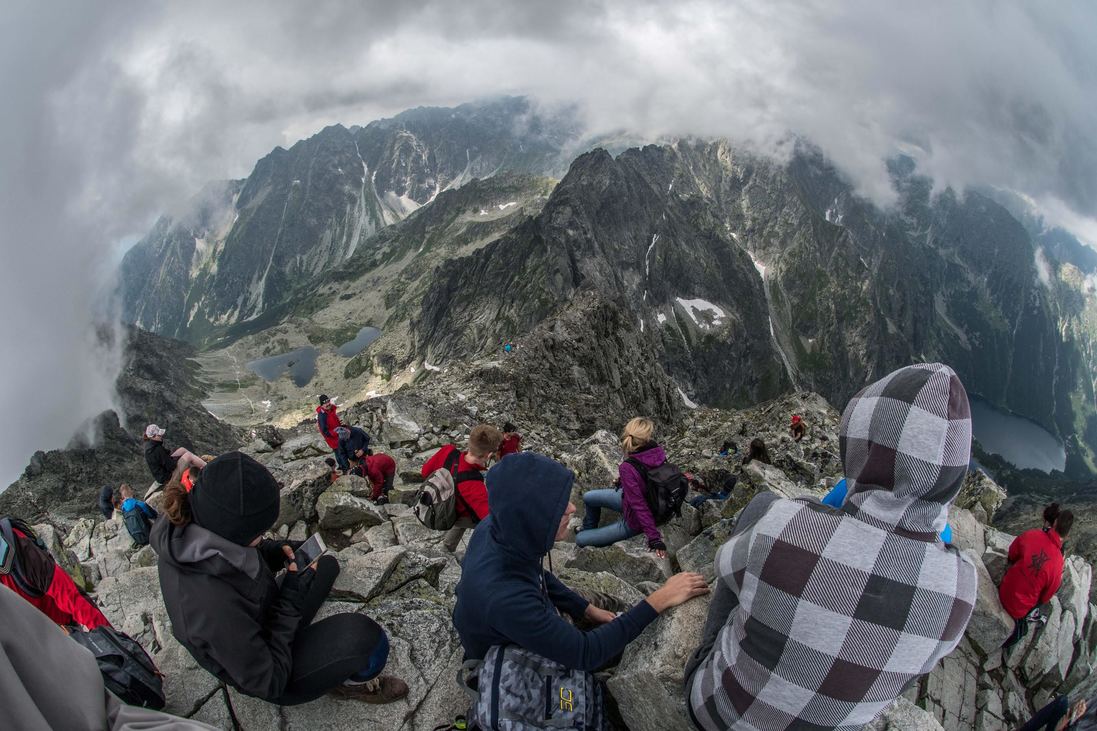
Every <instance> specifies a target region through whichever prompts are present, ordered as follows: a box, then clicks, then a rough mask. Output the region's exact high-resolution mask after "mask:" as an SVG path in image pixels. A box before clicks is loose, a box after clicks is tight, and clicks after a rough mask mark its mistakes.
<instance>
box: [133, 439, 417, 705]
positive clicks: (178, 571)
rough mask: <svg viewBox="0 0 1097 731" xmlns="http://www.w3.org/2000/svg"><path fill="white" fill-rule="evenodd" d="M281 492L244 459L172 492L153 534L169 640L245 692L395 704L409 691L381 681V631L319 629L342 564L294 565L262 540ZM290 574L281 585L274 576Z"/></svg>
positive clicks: (351, 616) (365, 624) (354, 622)
mask: <svg viewBox="0 0 1097 731" xmlns="http://www.w3.org/2000/svg"><path fill="white" fill-rule="evenodd" d="M279 501H280V498H279V486H278V483H277V482H276V481H275V479H274V477H273V476H271V474H270V472H268V471H267V468H266V467H264V466H263V465H261V464H259V463H258V462H256V461H255V460H254V459H252V458H251V457H249V456H247V455H245V454H242V453H240V452H230V453H228V454H223V455H221V456H220V457H218V458H217V459H216V460H215V461H214V462H211V463H210V465H209V466H208V467H206V469H204V470H203V471H202V473H201V476H200V477H199V478H198V481H197V482H196V483H195V485H194V488H193V489H192V490H191V491H190V493H187V492H186V491H185V490H183V488H182V486H181V485H179V484H178V483H177V482H173V483H170V484H169V485H168V487H167V488H166V489H165V494H164V506H163V512H164V514H165V515H166V516H167V518H168V519H167V520H163V519H161V520H158V521H157V522H156V524H155V525H154V526H153V529H152V547H153V550H154V551H156V553H157V556H158V566H159V571H160V589H161V591H162V593H163V596H164V605H165V606H166V607H167V610H168V617H169V618H170V619H171V627H172V635H174V636H175V638H176V639H177V640H179V642H180V643H182V645H183V646H184V647H185V648H187V651H188V652H190V654H191V655H192V656H193V657H194V659H195V660H197V661H198V664H199V665H201V666H202V667H203V668H205V669H206V670H208V671H209V672H210V673H212V674H213V675H215V676H217V678H219V679H220V680H222V681H224V682H225V683H228V684H229V685H231V686H232V687H234V688H236V689H237V690H239V691H240V692H242V693H245V694H247V695H250V696H254V697H256V698H262V699H263V700H266V701H270V702H271V703H276V704H278V705H286V706H288V705H296V704H299V703H305V702H308V701H311V700H313V699H315V698H319V697H320V696H321V695H323V694H325V693H331V694H332V695H334V696H336V697H339V698H346V699H353V700H360V701H364V702H366V703H389V702H391V701H395V700H398V699H400V698H403V697H404V696H405V695H407V692H408V687H407V685H406V684H405V683H404V682H403V681H402V680H399V679H397V678H394V677H391V676H384V675H381V674H380V673H381V670H382V669H384V667H385V663H386V661H387V659H388V653H389V641H388V637H387V636H386V634H385V632H384V630H382V629H381V627H380V626H379V625H378V624H377V623H376V622H374V621H373V620H372V619H370V618H369V617H367V616H365V615H364V614H361V613H349V612H348V613H343V614H336V615H334V616H331V617H327V618H325V619H322V620H320V621H319V622H313V621H312V620H313V618H314V617H315V616H316V612H317V611H318V610H319V609H320V605H321V604H322V603H323V602H324V600H325V599H326V598H327V596H328V594H329V592H330V591H331V587H332V585H333V584H334V583H335V578H336V576H337V575H338V573H339V563H338V562H337V561H336V560H335V559H334V558H332V557H331V556H321V557H320V559H319V560H318V561H316V562H315V564H313V566H297V565H296V563H294V562H293V555H294V554H293V549H294V548H296V547H297V546H298V545H299V543H297V542H295V541H275V540H269V539H267V540H261V539H262V535H263V533H265V532H266V531H268V530H270V528H271V527H272V526H273V525H274V522H275V520H276V519H277V518H278V510H279ZM282 569H286V573H285V575H284V576H283V577H282V579H281V582H279V581H278V580H277V579H276V578H275V575H276V574H277V573H278V572H280V571H281V570H282Z"/></svg>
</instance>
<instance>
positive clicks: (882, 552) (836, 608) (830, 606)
mask: <svg viewBox="0 0 1097 731" xmlns="http://www.w3.org/2000/svg"><path fill="white" fill-rule="evenodd" d="M915 384H921V385H918V386H916V385H915ZM902 404H905V407H904V406H902ZM869 405H871V406H872V408H865V407H866V406H869ZM967 409H968V406H967V396H966V394H964V392H963V387H962V386H961V385H960V383H959V381H958V380H957V379H956V376H955V374H954V373H953V372H952V371H951V370H950V369H948V368H947V367H945V366H940V365H929V366H926V365H923V366H913V367H910V368H904V369H902V370H900V371H897V372H896V373H893V374H891V375H889V376H888V377H886V378H884V379H883V380H881V381H879V382H877V383H875V384H873V385H872V386H870V387H869V388H867V389H865V391H863V392H862V393H861V394H860V395H859V396H858V397H856V398H855V399H854V400H853V401H852V402H851V403H850V405H849V407H848V408H847V409H846V413H845V415H844V416H843V421H842V426H843V434H842V449H843V456H845V457H846V458H847V460H849V459H851V458H852V460H855V461H847V462H846V468H847V475H846V478H847V481H850V484H851V491H852V490H854V489H857V490H859V491H862V492H859V493H858V494H857V495H854V498H856V497H858V496H862V495H868V494H872V493H874V492H875V493H880V494H882V493H883V491H884V490H885V489H887V488H885V484H887V485H891V488H890V492H889V497H888V499H886V500H880V501H879V502H877V501H875V500H868V501H865V500H862V501H861V502H859V503H855V504H854V505H852V506H851V505H850V504H849V503H850V499H847V505H846V506H845V507H844V509H843V510H841V511H836V510H833V509H831V508H829V507H826V506H824V505H821V504H819V503H817V502H815V501H812V500H783V499H782V500H776V501H774V502H773V503H772V505H770V507H769V509H768V510H767V511H766V513H765V514H764V515H763V516H762V517H761V518H760V519H759V520H758V522H757V523H755V524H754V526H752V527H751V528H749V529H747V530H745V531H744V532H743V533H741V534H738V535H735V536H733V537H732V538H731V539H730V540H729V541H728V542H727V543H726V544H724V546H723V547H721V549H720V551H719V552H718V553H717V556H716V573H717V576H718V577H719V579H718V580H719V581H725V582H727V584H728V585H729V587H730V588H731V589H732V591H734V592H735V593H736V594H737V595H738V597H739V602H740V603H739V606H738V608H737V609H736V610H734V611H733V612H732V614H731V616H730V617H729V619H728V623H727V625H726V626H725V627H724V628H723V629H722V630H721V632H720V634H719V636H718V638H717V641H716V644H715V646H714V648H713V652H712V654H711V655H710V656H709V657H708V658H707V659H706V660H705V662H704V663H703V664H702V665H701V666H700V667H699V669H698V671H697V673H696V674H695V675H694V677H693V682H692V685H691V687H690V689H689V699H690V704H691V706H692V708H693V712H694V715H695V716H696V718H697V721H698V723H700V725H701V727H702V728H703V729H705V730H706V731H723V730H724V729H730V728H734V729H758V730H760V731H761V730H765V731H772V730H773V729H787V728H796V729H814V728H818V729H824V728H825V729H859V728H861V727H862V726H864V725H865V724H867V723H869V722H870V721H871V720H872V719H873V718H874V717H875V716H876V715H878V714H879V713H880V712H881V711H883V710H884V709H885V708H886V707H887V706H888V705H889V704H890V703H891V702H893V701H894V700H895V698H896V697H898V696H899V694H900V693H901V692H902V691H903V690H904V688H906V687H907V686H908V685H909V684H910V683H911V682H913V681H914V680H915V679H917V678H918V677H919V676H920V675H922V674H924V673H927V672H929V671H930V670H931V669H932V668H933V666H934V665H935V664H936V663H937V661H938V660H940V658H942V657H944V656H945V655H947V654H948V653H950V652H951V651H952V650H953V649H954V648H955V647H956V645H957V644H958V643H959V642H960V639H961V638H962V637H963V632H964V629H965V628H966V627H967V623H968V620H969V619H970V617H971V612H972V608H973V606H974V604H975V592H976V574H975V568H974V566H972V565H971V563H970V562H968V561H967V560H966V559H964V558H963V557H962V556H960V554H959V553H957V552H956V551H955V550H954V549H951V548H946V547H945V546H944V545H943V544H941V543H940V542H938V541H937V537H936V531H937V525H938V522H940V526H941V527H943V526H944V517H943V515H944V513H945V512H946V511H947V503H948V501H950V500H951V499H952V498H953V497H955V495H956V492H957V490H958V479H962V477H963V474H962V473H960V477H959V478H958V479H957V478H955V477H954V475H955V474H956V473H955V472H954V471H953V467H954V465H955V464H956V463H957V462H958V461H959V460H960V458H961V456H962V457H963V460H964V461H963V464H964V466H965V468H966V464H967V461H966V460H967V456H966V455H967V453H968V451H969V449H970V419H967V417H966V416H965V417H960V416H959V415H960V414H961V413H962V414H965V415H966V414H967V413H968V411H967ZM897 415H898V417H899V418H898V420H896V416H897ZM964 420H966V421H967V424H966V425H963V424H954V422H961V421H964ZM908 422H909V426H908ZM965 434H966V435H968V436H967V439H968V443H962V440H963V438H964V437H963V435H965ZM932 435H936V438H937V439H938V440H939V444H938V446H937V448H936V451H935V450H934V448H933V447H932V446H931V441H932V439H933V438H934V437H933V436H932ZM885 445H892V446H885ZM934 454H936V455H938V456H937V457H934ZM934 458H935V459H937V460H938V461H937V462H934V461H933V459H934ZM934 465H936V467H934ZM866 475H867V476H868V477H867V478H866ZM954 483H955V484H954ZM854 486H856V487H854ZM866 505H867V507H866ZM930 506H936V507H935V508H934V509H931V508H930ZM938 519H940V520H938Z"/></svg>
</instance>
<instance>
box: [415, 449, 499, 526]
mask: <svg viewBox="0 0 1097 731" xmlns="http://www.w3.org/2000/svg"><path fill="white" fill-rule="evenodd" d="M455 449H456V447H454V446H453V445H452V444H447V445H446V446H444V447H442V448H441V449H439V450H438V451H437V452H435V453H434V454H433V455H432V456H431V458H430V459H428V460H427V463H426V464H425V465H423V477H429V476H430V473H431V472H434V471H435V470H439V469H442V468H443V467H444V466H445V462H446V457H448V456H449V455H450V454H451V453H452V452H453V450H455ZM469 472H479V473H480V479H479V480H474V479H469V480H461V481H460V482H458V483H457V492H458V494H460V496H461V497H462V498H463V501H464V502H462V501H461V500H458V501H457V517H458V518H472V517H475V519H476V520H483V519H484V518H486V517H487V515H488V486H487V485H485V484H484V480H483V474H484V473H483V472H482V471H481V469H480V465H476V464H473V463H471V462H469V461H468V452H461V457H460V459H458V460H457V470H456V472H455V473H454V474H455V475H457V474H461V473H469ZM466 503H467V504H468V507H469V508H472V511H473V512H474V513H476V515H475V516H471V515H469V511H468V510H467V509H466V508H465V504H466Z"/></svg>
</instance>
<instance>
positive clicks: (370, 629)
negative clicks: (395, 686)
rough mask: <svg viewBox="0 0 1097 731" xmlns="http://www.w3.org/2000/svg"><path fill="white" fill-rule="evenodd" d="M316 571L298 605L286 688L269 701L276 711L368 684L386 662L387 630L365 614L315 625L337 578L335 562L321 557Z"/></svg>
mask: <svg viewBox="0 0 1097 731" xmlns="http://www.w3.org/2000/svg"><path fill="white" fill-rule="evenodd" d="M315 571H316V576H315V577H313V580H312V585H311V586H310V587H309V591H308V594H307V595H306V596H305V600H304V602H303V603H302V605H301V625H300V627H299V628H298V630H297V636H296V637H294V639H293V669H292V670H291V671H290V677H289V683H288V684H287V685H286V691H285V693H283V694H282V697H280V698H275V699H272V700H271V702H272V703H276V704H278V705H280V706H293V705H297V704H299V703H307V702H308V701H311V700H315V699H316V698H319V697H320V696H322V695H323V694H324V693H327V692H328V691H329V690H331V689H333V688H335V687H336V686H338V685H340V684H342V683H343V682H344V681H346V680H348V679H350V678H351V677H352V676H353V677H354V679H355V680H369V679H370V678H373V677H375V676H377V675H378V674H380V672H381V670H382V669H383V668H384V667H385V662H386V661H387V660H388V653H389V641H388V637H387V636H386V635H385V631H384V630H383V629H381V626H380V625H379V624H377V623H376V622H374V621H373V620H372V619H370V618H369V617H367V616H366V615H364V614H352V613H346V614H336V615H334V616H332V617H328V618H326V619H322V620H320V621H319V622H316V623H315V624H313V622H312V620H313V618H314V617H315V616H316V612H318V611H319V610H320V605H321V604H323V603H324V600H325V599H327V597H328V594H330V593H331V587H332V585H333V584H334V583H335V577H336V576H338V575H339V562H338V561H336V560H335V559H334V558H332V557H331V556H322V557H321V558H320V560H319V561H317V562H316V568H315Z"/></svg>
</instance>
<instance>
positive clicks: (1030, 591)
mask: <svg viewBox="0 0 1097 731" xmlns="http://www.w3.org/2000/svg"><path fill="white" fill-rule="evenodd" d="M1073 525H1074V513H1072V512H1071V511H1069V510H1060V509H1059V503H1052V504H1051V505H1048V506H1047V507H1046V508H1044V527H1043V528H1033V529H1032V530H1027V531H1025V532H1024V533H1022V534H1021V535H1019V536H1017V537H1016V538H1014V539H1013V543H1011V544H1009V554H1008V555H1007V556H1006V561H1007V562H1008V567H1007V568H1006V573H1005V575H1004V576H1003V577H1002V583H1001V585H1000V586H999V587H998V598H999V599H1000V600H1001V601H1002V606H1003V607H1004V608H1005V610H1006V611H1007V612H1009V616H1011V617H1013V621H1014V626H1013V634H1011V635H1010V636H1009V637H1008V638H1007V639H1006V641H1005V644H1003V645H1002V648H1003V649H1007V650H1008V649H1009V648H1011V647H1013V646H1014V645H1016V644H1017V643H1018V642H1020V641H1021V640H1022V639H1023V638H1024V636H1025V635H1027V634H1028V625H1029V623H1030V622H1037V621H1039V620H1040V617H1041V615H1040V607H1041V606H1043V605H1044V604H1047V603H1048V602H1050V601H1051V598H1052V597H1053V596H1055V592H1057V591H1059V587H1060V586H1061V585H1062V583H1063V539H1064V538H1066V537H1067V535H1068V534H1069V533H1070V529H1071V527H1072V526H1073Z"/></svg>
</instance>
